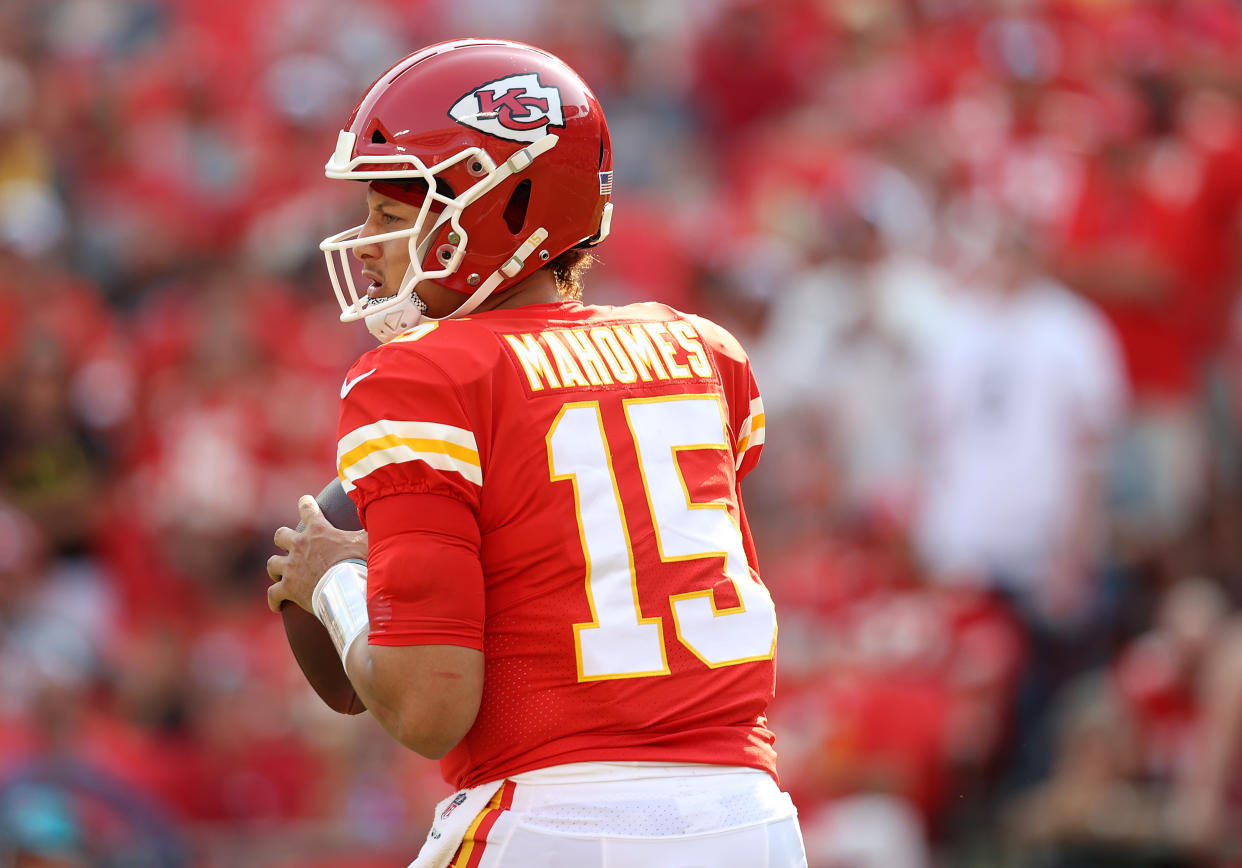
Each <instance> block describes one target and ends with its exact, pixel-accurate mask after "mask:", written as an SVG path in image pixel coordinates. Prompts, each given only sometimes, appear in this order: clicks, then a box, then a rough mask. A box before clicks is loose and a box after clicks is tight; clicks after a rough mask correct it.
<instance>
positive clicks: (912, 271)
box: [0, 0, 1242, 868]
mask: <svg viewBox="0 0 1242 868" xmlns="http://www.w3.org/2000/svg"><path fill="white" fill-rule="evenodd" d="M458 35H503V36H506V37H509V38H516V39H525V40H528V41H532V42H535V43H537V44H539V45H540V46H542V47H545V48H548V49H550V50H552V51H554V52H556V53H558V54H560V55H561V56H562V57H564V59H566V60H567V61H568V62H569V63H570V64H571V65H573V66H574V67H575V68H577V69H578V70H579V71H580V72H581V73H582V74H583V75H584V77H585V78H586V79H587V80H588V81H590V82H591V83H592V85H593V86H594V89H595V90H596V92H597V94H598V95H599V97H600V99H601V101H602V102H603V105H604V107H605V109H606V111H607V112H608V115H609V118H610V121H611V125H612V132H613V140H614V149H615V152H616V157H617V167H616V169H617V171H616V196H615V202H616V209H617V210H616V213H617V219H616V221H615V224H614V225H615V229H614V237H613V238H612V239H611V240H610V241H609V242H608V244H607V245H605V246H604V247H603V248H601V251H600V260H601V261H600V263H599V264H598V265H597V266H596V268H595V269H594V271H593V272H592V273H591V275H590V278H589V282H588V293H589V296H590V300H594V301H601V302H624V301H627V300H631V299H640V298H643V299H645V298H655V299H660V300H664V301H667V302H669V303H671V304H673V305H675V306H678V307H681V308H684V309H689V310H693V311H698V312H702V313H704V314H706V315H708V316H711V317H713V318H716V319H718V320H719V321H721V322H722V323H723V324H725V325H727V326H728V327H730V328H731V329H733V330H734V331H735V332H736V333H737V334H738V335H739V337H741V338H742V339H743V341H744V342H745V343H746V344H747V346H748V347H749V348H750V349H751V350H752V353H753V356H754V361H755V366H756V370H757V373H758V376H759V379H760V383H761V386H762V387H763V388H764V389H765V395H766V396H767V404H768V407H767V408H768V412H769V419H768V430H769V432H770V435H769V439H768V444H767V447H766V449H765V453H764V461H763V463H762V464H761V472H760V473H758V474H756V475H755V477H754V479H753V481H752V482H748V486H750V487H749V489H748V491H747V497H748V501H747V502H748V509H749V514H750V517H751V520H752V523H753V525H754V528H755V533H756V537H757V541H758V544H759V548H760V552H761V556H762V567H763V574H764V576H765V579H766V581H767V583H768V584H769V586H770V587H771V589H772V592H773V594H774V596H775V598H776V600H777V604H778V607H779V610H780V612H781V617H782V625H781V647H780V664H781V665H780V684H779V690H778V699H777V702H776V704H775V706H774V707H773V709H772V724H773V728H774V729H775V730H776V732H777V734H778V739H779V741H778V748H779V749H780V750H781V752H782V768H783V778H784V780H783V783H784V785H785V786H786V787H787V788H788V789H789V790H790V792H792V793H793V795H794V797H795V799H796V800H797V802H798V804H799V806H800V810H801V815H802V819H803V824H804V830H805V833H806V838H807V844H808V853H809V856H810V864H811V866H813V868H847V866H848V868H870V866H883V868H906V866H911V868H918V866H929V865H933V864H934V865H941V866H953V868H956V866H963V868H990V866H1001V865H1016V866H1036V865H1038V866H1052V868H1055V866H1070V865H1093V866H1182V865H1185V866H1190V865H1196V866H1230V865H1238V864H1242V861H1240V860H1239V858H1238V852H1239V848H1238V843H1239V836H1238V833H1237V828H1238V825H1239V824H1238V819H1239V818H1242V805H1239V804H1238V803H1237V802H1236V801H1235V800H1234V798H1233V796H1234V792H1233V791H1234V784H1235V782H1237V780H1238V776H1239V771H1242V768H1239V764H1238V761H1237V760H1238V755H1237V754H1238V751H1237V744H1236V740H1237V739H1238V736H1239V734H1242V723H1240V722H1239V720H1238V717H1239V713H1240V712H1239V706H1240V705H1242V678H1240V677H1239V674H1238V672H1237V669H1238V668H1239V663H1240V662H1242V654H1240V653H1238V652H1237V649H1238V647H1239V644H1238V640H1237V635H1238V627H1237V625H1236V617H1237V616H1236V611H1237V606H1238V603H1239V601H1240V599H1242V597H1240V594H1242V532H1240V531H1242V526H1240V524H1239V518H1240V516H1242V501H1240V500H1239V494H1240V489H1239V483H1240V482H1242V477H1240V473H1242V464H1240V458H1242V455H1240V454H1239V450H1238V437H1237V432H1238V422H1239V415H1238V411H1239V398H1242V380H1240V378H1239V371H1240V369H1239V361H1240V360H1242V316H1240V315H1239V309H1238V307H1237V304H1236V289H1237V288H1238V285H1239V283H1238V275H1239V273H1242V272H1240V271H1239V268H1238V266H1239V264H1240V263H1239V251H1240V250H1242V246H1240V245H1239V244H1238V243H1237V238H1238V237H1239V236H1238V232H1237V229H1238V219H1237V218H1238V216H1239V210H1240V208H1242V103H1240V102H1239V100H1240V99H1242V4H1238V3H1236V2H1230V0H1025V2H1023V0H1009V2H999V0H996V2H985V0H677V2H669V0H521V2H518V0H400V2H398V0H352V2H349V3H339V2H327V0H214V2H198V0H6V2H4V3H3V4H0V588H2V593H0V624H2V625H3V628H2V631H0V854H3V855H4V857H5V858H6V860H7V861H6V864H10V865H22V866H25V865H41V866H81V865H118V866H120V865H125V866H164V865H168V866H187V868H189V866H193V868H215V866H222V868H223V866H229V868H232V866H238V868H251V866H253V868H260V866H261V868H370V866H393V865H404V864H406V862H408V861H409V859H411V858H412V857H413V855H414V854H415V852H416V850H417V847H418V844H419V843H420V842H421V839H422V836H423V834H424V832H425V829H426V825H427V817H428V815H429V808H430V806H431V805H432V804H433V803H434V802H435V801H436V800H437V799H438V798H440V796H441V795H442V794H443V785H442V783H441V782H440V781H439V779H438V775H437V772H436V768H435V765H434V764H433V763H429V762H424V761H422V760H419V759H417V758H415V757H413V756H411V755H409V754H408V753H406V752H404V751H403V750H401V749H400V748H398V747H397V746H396V745H395V744H394V743H393V742H392V741H391V740H390V739H388V738H387V737H385V736H384V735H383V734H382V733H381V732H380V731H379V730H378V728H377V727H376V726H375V725H374V723H373V722H371V721H370V720H369V719H368V718H357V719H346V718H343V717H338V716H336V715H334V714H332V713H331V712H329V711H327V710H326V709H325V708H323V707H322V706H321V705H320V704H319V703H318V701H317V700H316V698H315V697H314V696H313V695H312V694H310V693H309V690H308V688H306V686H305V685H304V683H303V682H302V679H301V676H300V674H299V673H298V672H297V670H296V667H295V665H294V664H293V661H292V658H291V656H290V654H289V653H288V650H287V648H286V646H285V644H284V639H283V635H282V632H281V628H280V624H279V620H278V619H276V618H273V617H271V616H270V615H269V614H268V612H267V611H266V608H265V606H264V602H263V588H264V584H265V576H264V571H263V562H264V560H265V558H266V557H267V555H268V554H269V553H271V552H272V546H271V542H270V538H271V531H272V529H273V528H274V527H276V526H277V525H279V524H283V523H291V522H292V521H293V519H294V515H293V504H294V501H295V498H296V497H297V495H299V494H301V493H303V492H306V491H313V490H318V488H319V487H320V485H321V484H322V483H323V482H324V480H325V478H326V476H327V475H328V474H329V473H330V470H329V468H330V467H331V460H332V454H333V442H332V440H333V428H334V424H335V406H336V400H337V398H336V393H337V389H338V386H339V383H340V381H341V377H342V374H343V372H344V371H345V369H346V367H347V365H348V363H349V362H350V361H351V360H352V358H353V357H354V356H355V354H357V353H358V352H360V351H361V350H363V349H365V348H366V347H367V346H369V345H370V339H369V337H368V336H367V335H365V333H364V332H363V330H361V329H360V328H346V327H342V326H339V325H337V324H336V313H337V312H336V307H335V304H334V302H333V301H332V298H331V293H330V289H329V287H328V284H327V281H326V277H325V274H324V270H323V265H322V259H321V257H320V255H319V253H318V251H317V248H316V244H317V242H318V241H319V240H320V239H321V238H322V237H324V236H325V235H328V234H329V233H331V232H335V231H337V230H339V229H341V228H343V227H344V226H346V225H349V224H350V222H351V220H352V219H353V218H354V217H355V216H357V215H358V214H359V213H360V212H359V200H358V191H357V190H356V189H355V188H354V187H353V185H348V184H341V183H335V182H327V181H325V180H324V179H323V177H322V173H321V167H322V164H323V163H324V161H325V159H326V157H327V156H328V153H329V151H330V149H331V147H332V144H333V143H334V142H335V138H336V130H337V129H338V127H339V125H340V124H341V123H342V121H343V119H344V117H345V116H346V114H347V112H348V110H349V108H350V106H351V105H352V100H353V98H354V97H355V96H356V95H357V94H358V93H359V92H360V91H361V89H362V88H363V87H364V86H365V85H366V84H368V83H369V82H370V81H371V80H372V79H373V78H374V76H375V75H377V74H378V73H379V72H380V71H381V70H382V69H383V68H384V67H386V66H387V65H388V64H389V63H391V62H392V61H393V60H394V59H395V58H397V57H399V56H401V55H403V54H404V53H407V52H408V51H410V50H412V49H413V48H415V47H418V46H421V45H424V44H427V43H430V42H433V41H438V40H440V39H443V38H448V37H452V36H458ZM1075 860H1077V861H1075Z"/></svg>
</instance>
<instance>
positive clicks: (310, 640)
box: [280, 479, 366, 714]
mask: <svg viewBox="0 0 1242 868" xmlns="http://www.w3.org/2000/svg"><path fill="white" fill-rule="evenodd" d="M315 500H317V501H318V502H319V509H320V510H321V511H322V512H323V515H324V518H326V519H327V520H328V521H329V522H331V523H332V525H333V526H334V527H338V528H340V529H341V530H362V522H361V521H360V520H359V518H358V510H357V509H356V508H355V507H354V502H353V501H352V500H350V499H349V495H348V494H346V493H345V489H344V488H342V487H341V481H340V480H339V479H333V480H332V481H331V482H329V483H328V484H327V485H325V486H324V487H323V490H322V491H320V492H319V494H317V495H316V496H315ZM301 529H302V524H301V523H300V522H299V523H298V530H301ZM280 617H281V619H282V620H283V621H284V623H285V637H286V638H287V639H288V640H289V647H290V648H291V649H292V650H293V656H294V659H296V660H297V661H298V666H300V667H301V669H302V674H303V675H305V676H306V680H307V681H308V682H310V686H311V687H313V688H314V689H315V692H316V693H317V694H319V698H320V699H322V700H323V701H324V702H325V703H327V705H328V707H329V708H331V709H332V710H333V711H339V712H340V713H341V714H361V713H362V712H364V711H366V706H365V705H363V704H362V700H361V699H359V698H358V694H357V693H355V692H354V686H353V685H352V684H350V683H349V677H348V676H346V675H345V667H344V666H342V665H341V658H340V656H339V655H338V654H337V653H336V647H335V646H334V645H333V644H332V639H331V637H330V636H328V630H327V628H326V627H324V626H323V624H321V623H319V619H318V618H316V617H315V616H314V615H312V614H311V613H310V612H308V611H306V610H305V609H303V608H302V607H301V606H297V605H294V604H293V603H289V602H288V601H286V602H285V604H284V605H282V606H281V607H280Z"/></svg>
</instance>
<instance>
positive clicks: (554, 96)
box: [449, 72, 565, 143]
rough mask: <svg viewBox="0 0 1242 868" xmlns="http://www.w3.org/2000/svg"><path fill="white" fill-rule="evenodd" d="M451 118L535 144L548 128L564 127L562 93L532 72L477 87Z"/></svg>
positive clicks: (493, 132)
mask: <svg viewBox="0 0 1242 868" xmlns="http://www.w3.org/2000/svg"><path fill="white" fill-rule="evenodd" d="M449 116H450V117H451V118H452V119H453V120H455V121H457V122H458V123H459V124H465V125H466V126H468V127H473V128H474V129H476V130H479V131H480V132H484V133H487V134H488V135H492V136H499V137H500V138H502V139H509V140H510V141H515V142H527V143H529V142H536V141H538V140H539V139H541V138H542V137H543V136H545V135H546V134H547V132H548V127H563V126H565V113H564V110H563V108H562V105H561V92H560V91H559V90H557V89H556V88H554V87H544V85H542V84H541V83H540V82H539V76H538V75H537V74H536V73H533V72H531V73H525V74H522V75H511V76H509V77H507V78H502V79H499V80H497V81H492V82H488V83H487V84H485V85H482V86H480V87H477V88H475V89H474V90H473V91H471V92H470V93H468V94H466V95H465V96H463V97H462V98H461V99H459V100H458V101H457V102H455V103H454V104H453V107H452V108H451V109H449Z"/></svg>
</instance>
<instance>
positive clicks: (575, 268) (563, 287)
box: [544, 247, 595, 299]
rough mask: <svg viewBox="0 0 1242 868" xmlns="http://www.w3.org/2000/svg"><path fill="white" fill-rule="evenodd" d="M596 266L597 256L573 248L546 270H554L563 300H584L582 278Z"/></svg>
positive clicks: (553, 274) (557, 287)
mask: <svg viewBox="0 0 1242 868" xmlns="http://www.w3.org/2000/svg"><path fill="white" fill-rule="evenodd" d="M594 264H595V254H593V253H592V252H591V251H590V250H587V249H586V248H584V247H571V248H569V249H568V250H566V251H565V252H564V253H562V254H561V255H560V256H558V257H556V258H555V259H553V260H552V261H551V262H549V263H548V264H547V265H545V266H544V268H548V269H551V270H552V276H553V277H554V278H556V291H557V293H559V294H560V296H561V298H568V299H578V298H582V278H583V277H584V276H585V275H586V273H587V271H589V270H590V268H591V266H592V265H594Z"/></svg>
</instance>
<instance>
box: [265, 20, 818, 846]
mask: <svg viewBox="0 0 1242 868" xmlns="http://www.w3.org/2000/svg"><path fill="white" fill-rule="evenodd" d="M326 171H327V174H328V176H329V177H331V178H338V179H347V180H355V181H362V182H364V183H363V184H362V185H360V186H359V194H360V196H362V195H365V198H366V211H367V216H366V220H365V222H363V223H362V224H361V225H360V226H356V227H354V228H352V229H349V230H347V231H345V232H342V233H340V234H339V235H335V236H333V237H331V238H328V239H326V240H325V241H324V242H323V244H322V245H321V248H322V250H323V251H324V254H325V258H326V260H327V263H328V268H329V272H330V275H331V280H332V285H333V287H334V289H335V291H336V294H337V298H338V301H339V302H340V304H341V308H342V315H341V319H342V320H343V321H346V322H349V321H358V320H361V321H364V322H365V323H366V326H367V327H368V328H369V329H370V330H371V332H372V333H373V334H374V335H375V336H376V337H377V338H378V339H379V340H380V341H381V345H380V346H378V347H377V348H375V349H373V350H371V351H370V352H368V353H367V354H365V355H364V356H362V357H361V358H360V359H359V360H358V361H357V362H356V363H355V364H354V366H353V367H352V369H351V370H350V371H349V373H348V375H347V376H346V379H345V383H344V385H343V386H342V390H341V394H342V401H341V415H340V427H339V445H338V451H337V468H336V469H337V476H338V478H339V480H340V483H341V485H342V486H343V487H344V489H345V491H346V492H348V494H349V496H350V498H351V499H352V500H353V502H354V504H355V505H356V507H357V509H358V513H359V515H360V517H361V519H362V522H363V526H364V527H365V533H347V532H345V531H338V530H336V529H335V528H333V527H332V526H331V525H330V524H328V523H327V521H326V520H325V519H324V518H323V516H322V514H321V513H320V512H319V508H318V506H317V504H316V502H315V499H314V498H313V497H309V496H307V497H304V498H302V500H301V501H300V502H299V504H298V509H299V514H300V517H301V518H302V520H303V525H304V529H302V530H293V529H291V528H280V529H279V530H278V531H277V532H276V537H275V539H276V543H277V545H278V546H279V547H280V548H282V549H283V550H284V551H285V552H286V553H285V554H280V555H276V556H274V557H272V558H271V559H270V561H269V563H268V572H269V574H270V576H271V578H272V579H273V584H272V585H271V586H270V588H269V591H268V603H269V605H270V606H271V608H272V609H273V611H278V610H279V608H280V606H281V605H282V604H283V603H284V602H286V601H289V602H291V603H293V604H296V605H298V606H301V607H302V608H304V609H306V610H308V611H310V612H313V613H314V614H315V615H316V616H317V617H318V618H319V619H320V620H321V621H322V622H323V624H324V626H325V627H326V628H327V629H328V632H329V634H330V635H331V636H332V638H333V641H334V642H335V644H336V647H337V650H338V651H339V652H340V655H341V659H342V661H343V663H344V667H345V672H346V673H347V675H348V676H349V679H350V681H351V682H352V684H353V686H354V689H355V690H356V692H357V695H358V697H360V698H361V700H362V701H363V702H364V703H365V705H366V708H367V710H369V711H370V712H371V714H372V715H374V716H375V718H376V719H377V720H378V721H379V722H380V723H381V724H382V725H383V726H384V728H385V729H386V730H387V731H388V732H389V733H390V734H391V735H392V736H393V737H394V738H395V739H397V740H398V741H400V742H401V743H402V744H403V745H405V746H407V747H409V748H410V749H412V750H414V751H416V752H418V753H419V754H422V755H423V756H426V757H429V758H433V759H439V760H440V763H441V769H442V772H443V775H444V778H445V780H446V781H447V782H448V783H449V784H450V785H451V786H452V787H454V788H456V792H454V793H453V794H451V795H449V796H448V797H447V798H446V799H445V800H444V801H443V802H441V804H440V805H439V806H437V809H436V815H435V817H434V822H433V825H432V828H431V831H430V833H429V834H428V838H427V842H426V844H425V845H424V847H423V850H422V852H421V853H420V854H419V856H418V858H417V860H416V861H415V862H414V863H413V865H414V866H416V868H426V866H448V865H452V866H455V868H519V866H522V868H525V866H575V868H623V866H643V868H650V866H661V868H691V866H703V868H706V866H711V868H756V866H770V868H796V866H805V864H806V858H805V855H804V852H803V846H802V838H801V833H800V831H799V827H798V821H797V814H796V811H795V810H794V807H793V805H792V803H791V802H790V800H789V797H788V796H787V795H786V794H785V793H784V792H782V791H781V789H780V787H779V785H778V782H777V773H776V753H775V751H774V749H773V737H772V733H771V731H770V730H769V729H768V726H767V718H766V709H767V706H768V703H769V702H770V700H771V698H772V695H773V689H774V679H775V654H776V633H777V630H776V613H775V609H774V607H773V604H772V599H771V597H770V595H769V594H768V591H767V589H766V588H765V587H764V585H763V582H762V581H761V580H760V577H759V573H758V562H757V558H756V554H755V550H754V546H753V544H752V542H751V537H750V532H749V528H748V526H747V522H746V514H745V512H744V510H743V508H742V501H741V496H740V489H739V484H740V482H741V480H742V478H743V477H744V476H745V475H746V474H747V473H748V472H749V471H750V470H751V469H752V468H753V467H754V466H755V463H756V462H757V461H758V458H759V453H760V451H761V449H762V447H763V442H764V416H763V405H762V403H761V401H760V397H759V391H758V388H757V387H756V385H755V381H754V378H753V376H752V374H751V369H750V364H749V361H748V359H747V357H746V354H745V353H744V352H743V350H742V348H741V346H740V345H739V344H738V342H737V341H736V340H735V339H734V338H733V337H732V336H731V335H730V334H728V333H727V332H726V331H725V330H723V329H722V328H720V327H719V326H716V325H714V324H713V323H711V322H709V321H707V320H705V319H702V318H700V317H696V316H693V315H689V314H685V313H681V312H679V311H676V310H674V309H672V308H670V307H667V306H665V305H662V304H657V303H644V304H633V305H629V306H626V307H604V306H593V305H587V304H584V303H583V302H582V301H581V298H580V296H581V279H582V276H583V273H584V272H585V270H586V268H587V267H588V266H589V264H590V261H591V254H590V248H591V247H592V246H593V245H596V244H598V243H600V242H601V241H603V240H604V239H605V238H606V237H607V235H608V231H609V226H610V222H611V219H612V204H611V201H610V200H611V195H612V152H611V145H610V142H609V135H608V127H607V125H606V123H605V120H604V116H603V113H602V111H601V109H600V105H599V103H598V101H597V100H596V98H595V96H594V95H593V94H592V93H591V91H590V89H589V88H588V87H587V85H586V84H585V83H584V82H583V81H582V80H581V79H580V78H579V77H578V75H577V74H576V73H574V72H573V70H571V69H570V68H569V67H568V66H566V65H565V64H564V63H563V62H562V61H560V60H558V59H557V58H555V57H553V56H552V55H549V54H547V53H546V52H543V51H541V50H539V49H536V48H533V47H531V46H527V45H521V44H517V43H512V42H506V41H500V40H461V41H456V42H448V43H443V44H439V45H435V46H431V47H429V48H426V49H424V50H422V51H419V52H417V53H415V54H412V55H410V56H409V57H406V58H404V59H403V60H401V61H400V62H398V63H397V64H395V65H394V66H393V67H392V68H390V69H389V70H388V71H387V72H385V73H384V74H383V75H382V76H381V77H380V78H379V79H378V80H377V81H376V82H375V83H374V84H373V85H372V86H371V87H370V89H368V90H367V92H366V93H365V94H363V96H362V98H361V100H360V101H359V103H358V105H357V107H356V108H355V109H354V112H353V114H352V115H351V116H350V117H349V119H348V120H347V122H346V124H345V127H344V129H343V130H342V131H341V132H340V135H339V138H338V140H337V144H336V149H335V151H334V152H333V154H332V156H331V159H330V160H329V161H328V163H327V169H326ZM351 256H352V257H353V259H354V260H356V263H357V266H355V264H354V263H353V262H351V260H350V257H351ZM363 284H366V285H365V286H364V285H363Z"/></svg>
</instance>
